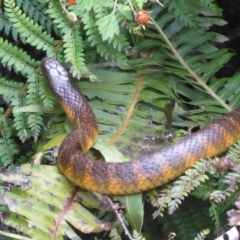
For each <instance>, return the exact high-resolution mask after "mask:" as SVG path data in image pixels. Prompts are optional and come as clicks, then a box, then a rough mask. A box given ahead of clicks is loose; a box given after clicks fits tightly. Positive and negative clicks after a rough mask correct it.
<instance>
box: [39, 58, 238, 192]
mask: <svg viewBox="0 0 240 240" xmlns="http://www.w3.org/2000/svg"><path fill="white" fill-rule="evenodd" d="M41 68H42V72H43V74H44V77H45V78H46V80H47V81H48V83H49V85H50V87H51V89H52V90H53V92H54V93H55V95H56V96H57V97H58V100H59V103H60V104H61V106H62V107H63V109H64V111H65V112H66V114H67V116H68V118H69V119H70V121H71V122H72V123H73V124H74V125H75V129H74V130H73V131H72V132H71V133H70V134H69V135H68V136H67V137H66V138H65V139H64V140H63V142H62V144H61V146H60V148H59V154H58V166H59V168H60V170H61V171H62V172H63V174H64V175H65V176H66V177H67V178H68V179H69V180H71V181H72V182H73V183H75V184H76V185H78V186H80V187H81V188H83V189H86V190H89V191H93V192H99V193H103V194H109V195H126V194H133V193H137V192H142V191H146V190H149V189H153V188H156V187H158V186H161V185H163V184H165V183H167V182H169V181H171V180H173V179H175V178H176V177H178V176H180V175H181V174H183V173H184V172H185V171H186V170H187V169H188V168H190V167H191V166H192V164H194V163H195V162H197V161H198V160H199V159H206V158H211V157H214V156H217V155H219V154H221V153H223V152H225V151H226V150H227V149H228V148H229V147H230V146H231V145H232V144H234V143H235V142H236V141H237V140H238V139H240V108H237V109H235V110H234V111H232V112H230V113H228V114H226V115H224V116H222V117H220V118H218V119H216V120H214V121H212V122H211V123H210V124H209V125H207V126H205V127H204V128H202V129H201V130H199V131H198V132H196V133H193V134H191V135H190V136H187V137H186V138H185V139H183V140H182V141H180V142H178V143H176V144H173V145H170V146H168V147H166V148H164V149H160V150H156V151H154V152H152V153H150V154H148V155H144V156H142V157H140V158H139V159H136V160H133V161H130V162H119V163H107V162H101V161H92V160H91V159H89V157H88V156H86V155H85V153H86V152H87V151H88V149H89V148H90V147H91V146H92V145H93V143H94V142H95V140H96V138H97V136H98V124H97V120H96V117H95V115H94V113H93V111H92V109H91V107H90V106H89V105H88V103H87V101H86V99H85V98H84V97H83V95H82V93H81V92H80V90H79V88H78V87H77V86H76V85H75V84H74V82H73V81H72V79H71V76H70V74H69V73H68V71H67V70H66V69H65V68H64V67H63V66H62V65H61V64H60V63H59V62H57V61H56V60H55V59H52V58H44V59H43V60H42V64H41ZM78 125H80V130H81V134H80V133H79V127H78ZM80 135H81V141H80V137H79V136H80ZM80 142H81V144H80ZM80 145H81V146H80Z"/></svg>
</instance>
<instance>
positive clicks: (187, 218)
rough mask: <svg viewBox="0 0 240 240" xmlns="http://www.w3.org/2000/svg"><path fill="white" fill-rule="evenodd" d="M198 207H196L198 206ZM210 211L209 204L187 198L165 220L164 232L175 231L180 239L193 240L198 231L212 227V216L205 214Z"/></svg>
mask: <svg viewBox="0 0 240 240" xmlns="http://www.w3.org/2000/svg"><path fill="white" fill-rule="evenodd" d="M196 205H197V207H194V206H196ZM207 211H208V204H207V203H206V202H202V201H200V200H197V199H191V198H190V199H186V201H185V202H184V203H183V204H182V205H181V206H180V208H179V209H178V210H177V211H176V212H174V214H173V215H171V216H169V217H168V218H167V221H164V225H163V230H164V232H169V231H171V232H172V231H173V232H174V233H175V234H176V236H177V238H178V239H183V240H192V239H194V238H195V237H196V233H197V232H200V231H202V230H203V229H206V228H208V229H211V230H212V227H213V226H212V225H213V224H212V223H211V222H210V221H209V220H210V217H209V216H208V215H207V214H203V213H205V212H207Z"/></svg>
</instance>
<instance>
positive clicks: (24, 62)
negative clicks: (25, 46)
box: [0, 38, 39, 76]
mask: <svg viewBox="0 0 240 240" xmlns="http://www.w3.org/2000/svg"><path fill="white" fill-rule="evenodd" d="M0 59H1V63H2V64H3V66H7V67H8V69H9V70H11V69H12V68H13V69H14V71H15V72H17V73H18V72H21V74H22V75H23V76H27V75H28V76H31V75H32V74H34V69H35V67H37V66H38V64H39V62H36V61H35V60H33V59H31V58H30V56H29V55H28V54H27V53H26V52H24V51H23V50H22V49H19V48H17V47H15V46H13V45H12V44H11V43H9V42H8V41H7V40H5V41H4V40H3V39H2V38H0Z"/></svg>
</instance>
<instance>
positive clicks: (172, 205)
mask: <svg viewBox="0 0 240 240" xmlns="http://www.w3.org/2000/svg"><path fill="white" fill-rule="evenodd" d="M209 171H210V172H212V171H213V167H212V166H211V164H210V162H209V161H207V160H203V161H199V162H197V163H195V164H194V165H193V168H191V169H188V170H187V171H186V172H185V175H183V176H181V177H180V178H179V179H178V180H177V181H175V182H174V186H173V187H171V188H170V189H169V190H168V191H167V192H166V193H164V194H163V196H162V197H161V198H159V199H158V205H159V206H160V208H159V210H158V211H156V212H155V213H154V215H153V216H154V217H156V216H158V214H160V215H161V214H162V213H161V212H163V210H164V208H166V207H168V212H169V214H173V212H175V211H176V209H177V208H178V206H179V204H180V203H181V202H182V201H183V199H184V198H185V197H186V196H187V195H188V194H189V193H190V192H191V191H193V190H194V188H196V187H198V186H199V185H200V184H201V182H205V181H206V180H207V179H208V176H207V175H206V174H205V173H206V172H209ZM163 191H164V192H165V190H163Z"/></svg>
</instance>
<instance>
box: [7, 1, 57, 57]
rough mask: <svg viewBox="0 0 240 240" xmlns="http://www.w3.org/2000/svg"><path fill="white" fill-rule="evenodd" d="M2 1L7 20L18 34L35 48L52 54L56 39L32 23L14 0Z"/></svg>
mask: <svg viewBox="0 0 240 240" xmlns="http://www.w3.org/2000/svg"><path fill="white" fill-rule="evenodd" d="M4 3H5V9H6V12H7V15H8V17H9V20H10V21H11V22H12V24H13V27H14V28H15V29H16V30H17V31H18V32H19V34H20V35H21V36H22V37H24V38H26V42H27V43H29V44H31V45H32V46H34V47H36V49H42V50H44V51H46V52H47V53H48V55H49V56H54V55H55V54H54V52H53V48H54V46H55V45H56V43H57V41H55V40H54V39H53V38H52V37H51V36H50V35H48V34H47V32H45V31H43V29H42V27H41V26H39V25H38V24H36V23H35V24H34V22H33V20H31V19H30V18H28V17H27V16H26V15H25V14H24V13H22V11H21V10H20V9H19V7H18V6H16V5H15V1H13V0H8V1H5V2H4Z"/></svg>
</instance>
